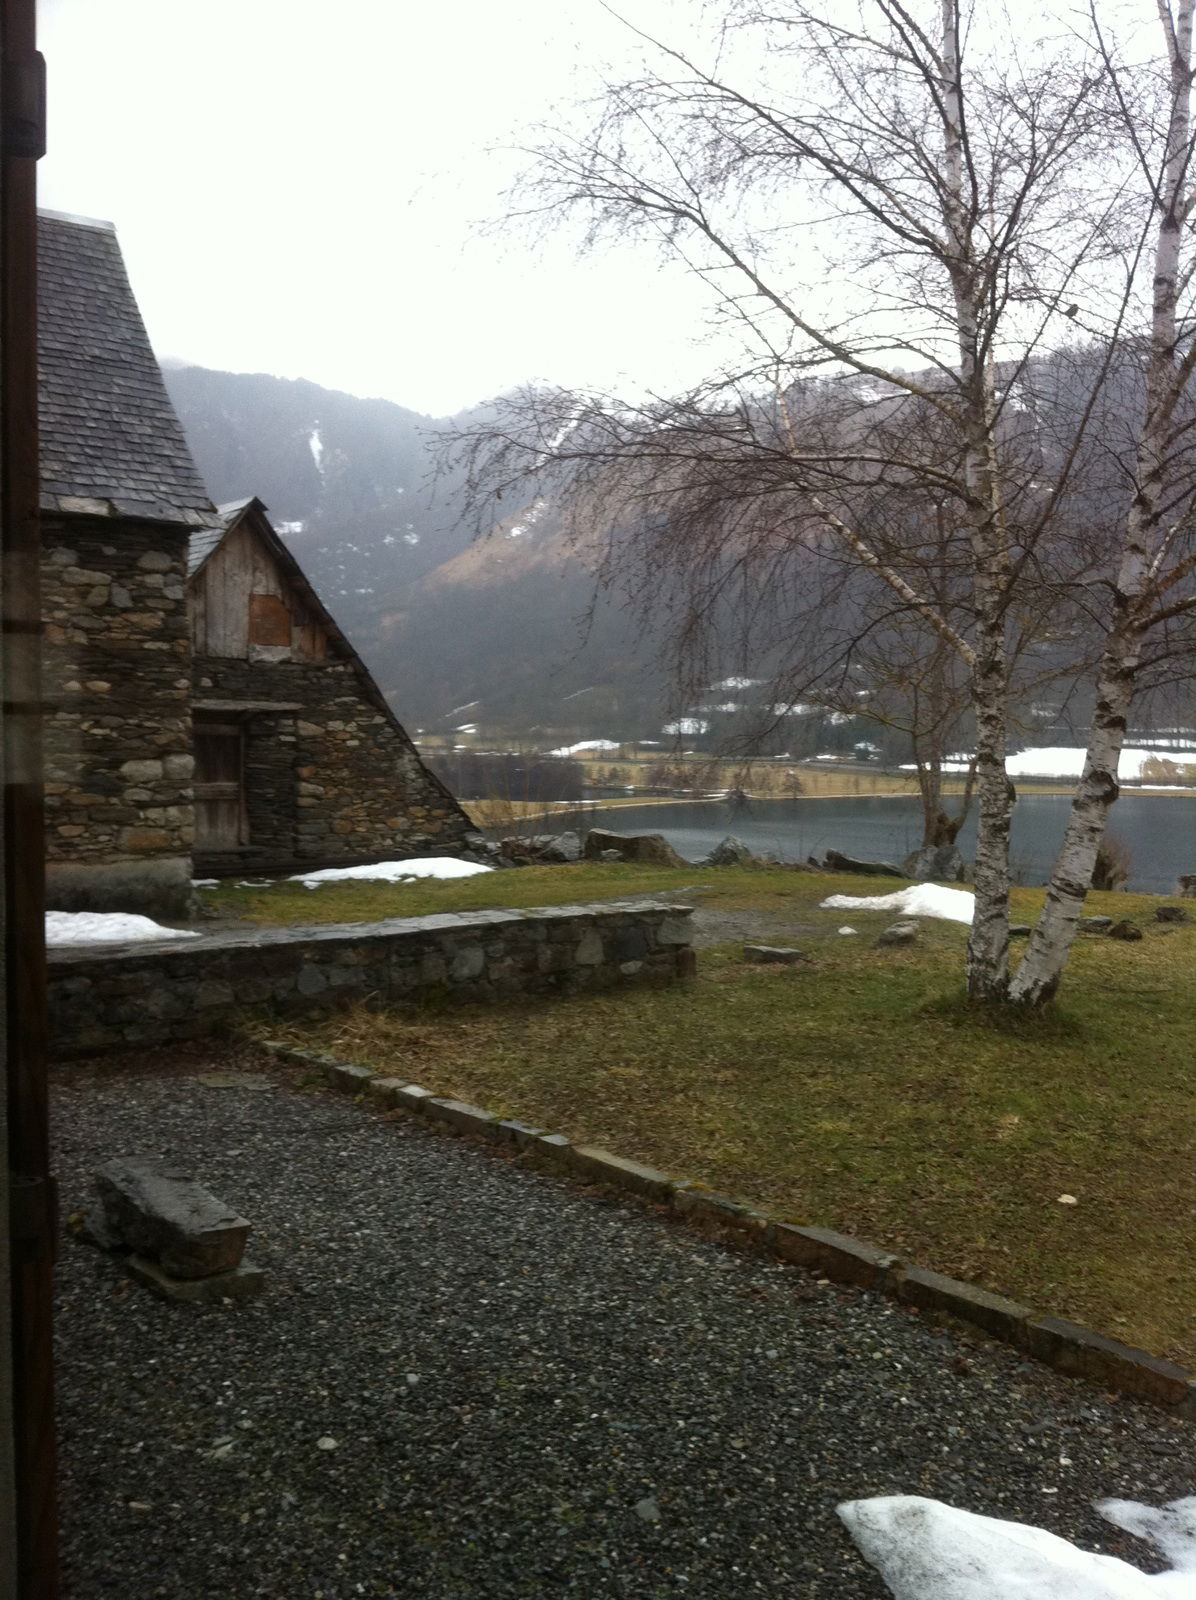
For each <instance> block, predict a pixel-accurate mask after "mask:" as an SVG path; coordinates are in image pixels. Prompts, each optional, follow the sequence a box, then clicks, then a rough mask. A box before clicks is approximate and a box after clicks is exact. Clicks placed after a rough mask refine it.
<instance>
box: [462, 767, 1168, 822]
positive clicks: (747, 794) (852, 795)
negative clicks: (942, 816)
mask: <svg viewBox="0 0 1196 1600" xmlns="http://www.w3.org/2000/svg"><path fill="white" fill-rule="evenodd" d="M892 781H893V783H894V784H898V783H900V782H901V780H900V779H894V780H892ZM962 792H963V789H962V785H955V784H950V783H948V784H945V785H944V786H943V798H944V799H947V800H952V799H958V798H959V796H960V794H962ZM1017 792H1018V795H1019V797H1020V796H1022V795H1038V794H1042V795H1071V794H1074V793H1075V784H1074V783H1065V782H1055V783H1052V782H1051V781H1050V780H1049V779H1048V780H1046V781H1044V782H1042V783H1038V782H1035V781H1033V780H1029V781H1025V782H1022V783H1020V784H1018V785H1017ZM1121 792H1122V794H1123V795H1143V796H1149V797H1150V798H1151V799H1158V800H1174V799H1177V798H1178V799H1181V800H1182V799H1189V800H1190V799H1196V786H1189V787H1187V788H1178V787H1177V788H1165V787H1149V788H1147V787H1143V788H1141V789H1137V788H1124V789H1123V790H1122V791H1121ZM741 793H742V794H743V796H744V799H745V800H746V802H747V804H748V805H751V804H752V803H753V802H756V801H760V802H772V801H777V800H792V801H795V802H796V803H798V804H800V803H801V802H803V801H815V800H819V801H821V800H916V799H917V797H918V791H917V788H916V787H914V786H913V785H912V784H911V785H910V787H908V788H897V787H894V788H891V789H879V788H878V789H870V790H869V791H868V793H867V794H861V793H860V792H859V791H858V790H856V791H850V790H847V789H843V790H823V791H822V792H821V793H819V794H795V795H777V794H755V793H753V792H752V791H751V790H750V789H746V790H742V791H741ZM725 802H726V796H725V795H719V794H690V795H661V794H652V795H632V794H629V795H616V796H611V797H609V798H606V799H600V800H558V801H553V802H550V803H548V804H540V803H537V802H535V801H529V800H464V801H462V802H461V803H462V805H463V806H464V808H465V810H466V811H467V812H468V814H469V817H470V820H471V821H472V822H474V823H476V824H477V826H478V827H479V828H501V827H503V826H506V825H508V824H509V825H510V826H511V827H516V826H519V825H521V824H523V823H527V822H534V821H537V820H540V819H543V820H548V819H549V818H560V817H570V816H575V815H576V814H577V813H578V812H586V811H619V810H627V809H628V808H632V807H634V808H636V809H639V808H640V807H643V808H644V809H647V808H648V807H652V808H656V807H661V808H663V807H665V806H692V805H720V804H725Z"/></svg>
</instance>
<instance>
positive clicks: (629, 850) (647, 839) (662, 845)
mask: <svg viewBox="0 0 1196 1600" xmlns="http://www.w3.org/2000/svg"><path fill="white" fill-rule="evenodd" d="M610 851H616V852H617V857H615V858H614V859H617V860H619V861H631V862H634V863H636V864H637V865H638V866H650V867H688V866H689V865H690V863H689V862H688V861H683V860H682V859H681V857H680V856H679V855H678V854H677V852H676V851H675V850H674V849H673V847H672V845H671V844H670V843H669V842H668V840H667V839H666V838H665V836H664V834H663V833H610V832H608V831H607V829H605V828H591V829H590V831H589V833H587V834H586V842H585V847H584V849H583V851H582V854H583V856H584V857H585V859H586V860H587V861H610V860H611V859H612V856H611V855H610V854H609V853H608V852H610Z"/></svg>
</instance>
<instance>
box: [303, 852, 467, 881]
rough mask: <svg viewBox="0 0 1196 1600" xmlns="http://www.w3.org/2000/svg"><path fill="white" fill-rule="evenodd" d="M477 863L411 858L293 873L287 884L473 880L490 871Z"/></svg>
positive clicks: (443, 858) (445, 858)
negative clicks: (353, 880) (420, 879)
mask: <svg viewBox="0 0 1196 1600" xmlns="http://www.w3.org/2000/svg"><path fill="white" fill-rule="evenodd" d="M493 871H494V868H493V867H484V866H482V865H480V864H479V863H478V862H476V861H458V860H457V858H456V857H455V856H413V857H412V858H411V860H410V861H376V862H374V863H373V865H372V866H366V867H324V868H323V869H322V870H321V871H319V872H296V873H295V874H294V876H293V877H290V878H288V879H287V882H288V883H302V884H303V885H305V887H306V888H308V889H318V888H319V887H320V885H321V884H322V883H343V882H345V881H347V880H348V879H351V878H353V879H362V880H366V881H369V882H371V883H410V882H411V881H412V880H413V879H415V878H472V877H474V876H475V875H476V874H477V873H479V872H493Z"/></svg>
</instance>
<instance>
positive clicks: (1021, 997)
mask: <svg viewBox="0 0 1196 1600" xmlns="http://www.w3.org/2000/svg"><path fill="white" fill-rule="evenodd" d="M1193 4H1194V0H1180V3H1179V6H1178V9H1177V11H1176V12H1175V13H1174V14H1173V13H1172V12H1171V10H1170V8H1169V7H1168V6H1167V5H1166V4H1165V0H1159V15H1160V19H1161V21H1162V24H1163V28H1164V33H1165V35H1166V42H1167V50H1168V55H1169V57H1170V65H1171V116H1170V121H1169V126H1168V129H1167V151H1166V160H1165V164H1164V168H1163V174H1162V182H1161V183H1160V186H1159V196H1158V209H1159V225H1158V237H1157V240H1156V244H1155V257H1154V303H1153V308H1152V319H1151V347H1150V358H1149V362H1148V365H1147V373H1146V403H1145V412H1144V416H1143V422H1142V434H1141V438H1140V441H1139V447H1138V462H1137V466H1138V472H1137V485H1138V486H1137V491H1136V493H1135V496H1134V500H1133V504H1132V505H1131V507H1130V511H1129V515H1128V517H1127V519H1126V532H1125V543H1124V545H1123V548H1122V556H1121V561H1120V563H1119V567H1118V573H1117V585H1116V591H1115V597H1114V616H1113V621H1112V623H1111V625H1110V627H1109V633H1108V637H1107V640H1106V644H1105V649H1104V652H1103V655H1102V658H1101V664H1100V670H1099V674H1098V679H1097V703H1096V713H1095V716H1094V718H1093V723H1092V729H1091V732H1090V734H1089V739H1088V750H1087V754H1086V757H1085V761H1084V770H1083V773H1082V775H1081V777H1080V781H1079V784H1078V786H1077V788H1076V792H1075V796H1074V798H1073V800H1072V805H1071V814H1070V817H1069V819H1068V824H1067V829H1066V832H1065V833H1064V836H1063V843H1062V845H1061V846H1060V848H1059V854H1058V856H1057V857H1056V860H1055V867H1054V871H1053V872H1052V874H1051V882H1050V885H1049V887H1048V889H1047V896H1046V901H1045V903H1044V905H1043V909H1042V915H1041V916H1040V918H1039V920H1038V926H1037V927H1036V928H1035V929H1034V932H1033V933H1032V935H1031V936H1030V942H1029V945H1028V946H1027V949H1026V954H1025V957H1024V959H1023V961H1022V964H1021V966H1020V967H1019V968H1018V971H1017V974H1016V976H1015V977H1014V980H1013V983H1012V985H1011V988H1010V996H1011V998H1012V999H1014V1000H1016V1001H1019V1002H1021V1003H1022V1004H1025V1005H1041V1004H1044V1003H1045V1002H1047V1001H1048V1000H1050V999H1051V998H1052V997H1053V996H1054V994H1055V993H1056V991H1057V989H1058V987H1059V981H1060V979H1061V977H1062V975H1063V968H1064V966H1065V964H1066V962H1067V956H1068V952H1069V951H1070V949H1071V944H1072V940H1073V939H1074V937H1075V932H1076V928H1077V926H1078V924H1079V919H1080V914H1081V912H1082V911H1083V908H1084V901H1085V898H1086V897H1087V894H1088V890H1089V888H1090V887H1091V885H1092V870H1093V867H1094V866H1095V864H1096V853H1097V850H1098V849H1099V847H1100V842H1101V839H1102V838H1103V836H1104V832H1105V825H1106V823H1107V821H1108V816H1109V810H1110V808H1111V807H1112V805H1113V803H1114V802H1115V801H1116V799H1117V796H1118V793H1119V790H1118V786H1117V764H1118V761H1119V759H1120V757H1121V750H1122V746H1123V745H1124V743H1125V730H1126V723H1127V720H1128V717H1129V711H1130V705H1131V703H1132V701H1133V697H1134V686H1135V677H1136V674H1137V668H1138V661H1139V658H1140V654H1141V635H1142V627H1143V623H1144V619H1145V616H1146V613H1147V611H1148V610H1149V603H1150V600H1151V596H1152V590H1153V585H1154V571H1153V562H1152V556H1153V554H1154V548H1155V546H1156V544H1157V541H1158V536H1159V515H1160V505H1161V502H1162V499H1163V494H1164V478H1165V474H1166V469H1167V461H1166V454H1167V448H1168V444H1167V435H1168V433H1169V431H1170V427H1171V418H1172V414H1173V411H1174V407H1175V403H1176V400H1177V399H1178V392H1177V391H1178V388H1179V387H1180V386H1181V385H1182V379H1179V378H1177V373H1176V339H1177V320H1176V306H1177V302H1178V295H1179V281H1180V254H1181V247H1182V233H1183V218H1184V212H1185V189H1186V187H1187V181H1188V168H1189V164H1190V160H1191V153H1192V152H1191V147H1190V138H1191V133H1190V122H1191V99H1192V68H1191V62H1192V14H1193Z"/></svg>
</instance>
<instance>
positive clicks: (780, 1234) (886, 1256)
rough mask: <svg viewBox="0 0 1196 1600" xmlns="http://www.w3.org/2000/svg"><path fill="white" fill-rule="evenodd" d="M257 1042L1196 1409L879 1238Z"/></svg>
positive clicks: (815, 1266)
mask: <svg viewBox="0 0 1196 1600" xmlns="http://www.w3.org/2000/svg"><path fill="white" fill-rule="evenodd" d="M255 1042H256V1043H257V1044H258V1045H259V1047H260V1048H261V1049H263V1050H265V1051H266V1052H267V1053H268V1054H270V1055H272V1056H274V1057H275V1058H276V1059H277V1060H280V1061H289V1062H292V1063H294V1064H295V1065H296V1066H303V1067H317V1068H319V1070H320V1071H321V1073H322V1075H323V1076H324V1078H325V1079H326V1080H327V1082H328V1084H329V1085H330V1087H332V1088H334V1089H337V1090H339V1091H340V1092H341V1093H343V1094H351V1095H356V1096H361V1095H363V1094H365V1095H368V1096H369V1097H370V1098H371V1099H375V1100H378V1101H380V1102H381V1103H382V1105H384V1106H386V1107H388V1108H392V1109H399V1110H403V1111H407V1112H411V1113H413V1114H414V1115H416V1116H419V1117H420V1118H421V1119H423V1120H426V1121H429V1122H435V1123H437V1124H438V1125H439V1126H440V1127H442V1128H444V1129H446V1130H447V1131H451V1132H454V1133H464V1134H471V1135H474V1136H475V1137H478V1138H482V1139H486V1140H489V1141H491V1142H502V1143H508V1144H511V1145H513V1146H515V1148H516V1149H518V1150H520V1151H522V1152H523V1153H524V1154H526V1155H530V1156H531V1157H532V1158H533V1159H535V1160H536V1161H539V1162H542V1163H543V1164H545V1165H546V1166H548V1167H551V1168H552V1169H553V1170H554V1171H556V1172H560V1173H565V1174H568V1175H570V1176H573V1177H578V1178H583V1179H586V1180H587V1181H589V1182H591V1183H602V1184H605V1185H606V1186H607V1187H609V1188H612V1189H620V1190H623V1191H624V1192H627V1193H631V1194H634V1195H637V1196H639V1197H640V1198H641V1199H644V1198H646V1199H649V1200H652V1201H655V1202H656V1203H657V1204H661V1205H667V1206H668V1207H669V1209H670V1211H672V1212H673V1213H674V1214H675V1215H676V1216H678V1217H681V1218H683V1219H685V1220H686V1221H687V1222H690V1223H696V1224H698V1225H699V1226H706V1227H717V1228H719V1229H722V1230H726V1231H729V1232H733V1233H735V1234H736V1235H738V1236H739V1237H741V1238H744V1239H746V1240H748V1241H749V1242H750V1243H751V1244H752V1245H753V1246H754V1247H755V1248H756V1249H758V1250H761V1251H763V1252H764V1253H765V1254H767V1255H770V1256H774V1257H775V1258H777V1259H778V1260H781V1261H785V1262H789V1263H791V1264H792V1265H794V1266H799V1267H802V1268H803V1269H804V1270H806V1271H807V1272H811V1273H815V1274H817V1275H818V1276H819V1277H823V1278H828V1279H830V1281H831V1282H832V1283H842V1284H847V1285H850V1286H851V1287H852V1288H857V1289H869V1290H872V1291H873V1292H877V1293H880V1294H884V1295H887V1296H888V1297H889V1298H890V1299H893V1300H896V1301H897V1302H898V1304H900V1305H905V1306H909V1307H910V1308H911V1309H912V1310H917V1311H922V1312H930V1313H932V1314H935V1315H939V1316H949V1317H953V1318H955V1319H956V1320H957V1321H959V1322H966V1323H969V1324H970V1325H971V1326H972V1327H974V1328H979V1329H980V1330H981V1331H982V1332H983V1333H986V1334H988V1335H989V1336H990V1337H991V1338H993V1339H997V1340H999V1341H1000V1342H1001V1343H1003V1344H1009V1345H1013V1346H1014V1347H1015V1348H1016V1349H1018V1350H1022V1351H1024V1352H1025V1353H1026V1354H1027V1355H1029V1356H1031V1357H1033V1358H1034V1359H1035V1360H1036V1361H1041V1362H1042V1363H1043V1364H1044V1365H1045V1366H1048V1367H1053V1368H1055V1370H1056V1371H1058V1372H1063V1373H1066V1374H1067V1375H1068V1376H1070V1377H1077V1378H1084V1379H1086V1380H1087V1381H1088V1382H1090V1383H1093V1384H1096V1385H1097V1386H1098V1387H1100V1388H1102V1389H1108V1390H1113V1391H1115V1392H1117V1393H1120V1394H1125V1395H1132V1396H1133V1397H1134V1398H1135V1399H1139V1400H1146V1401H1149V1402H1150V1403H1151V1404H1153V1405H1157V1406H1162V1407H1164V1408H1165V1409H1167V1410H1169V1411H1172V1412H1174V1413H1176V1414H1178V1415H1179V1416H1182V1417H1192V1418H1196V1381H1194V1380H1193V1379H1192V1378H1191V1377H1190V1376H1189V1374H1188V1373H1187V1372H1185V1371H1184V1370H1183V1368H1182V1367H1178V1366H1176V1365H1174V1363H1172V1362H1170V1361H1165V1360H1163V1359H1162V1358H1161V1357H1159V1356H1152V1355H1150V1354H1149V1352H1147V1351H1145V1350H1139V1349H1136V1348H1135V1347H1134V1346H1132V1345H1126V1344H1122V1343H1120V1341H1119V1340H1117V1339H1111V1338H1109V1337H1107V1336H1106V1335H1105V1334H1102V1333H1094V1332H1093V1331H1092V1330H1091V1329H1089V1328H1083V1327H1081V1326H1079V1324H1078V1323H1074V1322H1068V1321H1066V1320H1065V1319H1064V1318H1062V1317H1043V1316H1039V1315H1038V1313H1037V1312H1036V1311H1034V1310H1032V1309H1031V1308H1030V1307H1029V1306H1023V1305H1019V1304H1018V1302H1017V1301H1015V1300H1008V1299H1006V1298H1005V1297H1004V1296H1003V1295H998V1294H992V1293H990V1292H989V1291H988V1290H987V1289H981V1288H979V1287H977V1286H976V1285H974V1284H970V1283H962V1282H960V1281H959V1280H958V1279H956V1278H947V1277H944V1276H943V1275H942V1274H941V1273H938V1272H930V1271H928V1270H926V1269H925V1268H923V1267H917V1266H912V1265H909V1264H908V1263H906V1262H904V1261H902V1260H901V1259H900V1258H899V1257H898V1256H895V1255H893V1254H891V1253H890V1252H888V1251H886V1250H883V1249H881V1248H879V1247H878V1246H876V1245H873V1244H868V1243H867V1242H866V1241H865V1240H862V1239H853V1238H851V1237H850V1236H849V1235H848V1234H843V1233H836V1232H835V1231H834V1230H833V1229H831V1228H816V1227H799V1226H797V1225H796V1224H795V1223H791V1222H778V1221H776V1220H775V1219H774V1218H772V1217H769V1216H768V1215H767V1213H765V1212H763V1211H758V1210H756V1209H755V1208H754V1207H752V1206H745V1205H741V1204H739V1202H738V1201H735V1200H729V1199H727V1198H726V1197H725V1196H724V1195H718V1194H712V1193H710V1191H709V1190H706V1189H702V1188H699V1187H698V1186H697V1185H695V1184H693V1183H690V1182H689V1181H688V1180H686V1179H674V1178H670V1177H669V1176H668V1174H667V1173H664V1172H659V1171H657V1170H656V1168H654V1167H649V1166H645V1165H644V1164H643V1163H642V1162H639V1161H629V1160H628V1159H626V1158H625V1157H623V1156H617V1155H614V1154H612V1153H611V1152H610V1151H609V1150H602V1149H600V1148H598V1147H597V1146H595V1145H575V1144H573V1143H572V1141H571V1140H569V1139H567V1138H566V1137H565V1135H564V1134H562V1133H545V1132H543V1130H542V1129H539V1128H534V1127H531V1126H529V1125H528V1124H527V1123H523V1122H519V1121H517V1120H516V1119H514V1118H505V1119H501V1120H500V1119H499V1118H498V1117H497V1116H495V1114H494V1113H493V1112H490V1111H484V1110H482V1109H481V1108H480V1107H478V1106H470V1105H466V1104H465V1103H464V1102H463V1101H460V1100H450V1099H443V1098H441V1097H439V1096H437V1095H434V1094H433V1093H432V1091H431V1090H430V1089H422V1088H420V1086H419V1085H418V1084H413V1083H405V1082H404V1081H403V1080H402V1079H401V1078H389V1077H384V1076H382V1075H381V1074H378V1073H374V1072H372V1071H371V1070H370V1069H369V1068H368V1067H359V1066H354V1065H352V1064H351V1063H349V1062H344V1061H338V1060H336V1059H335V1058H334V1057H332V1056H329V1055H325V1054H322V1053H320V1052H317V1051H310V1050H298V1049H295V1048H293V1047H292V1046H290V1045H287V1044H282V1043H280V1042H278V1041H277V1040H265V1041H261V1040H258V1041H255Z"/></svg>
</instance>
